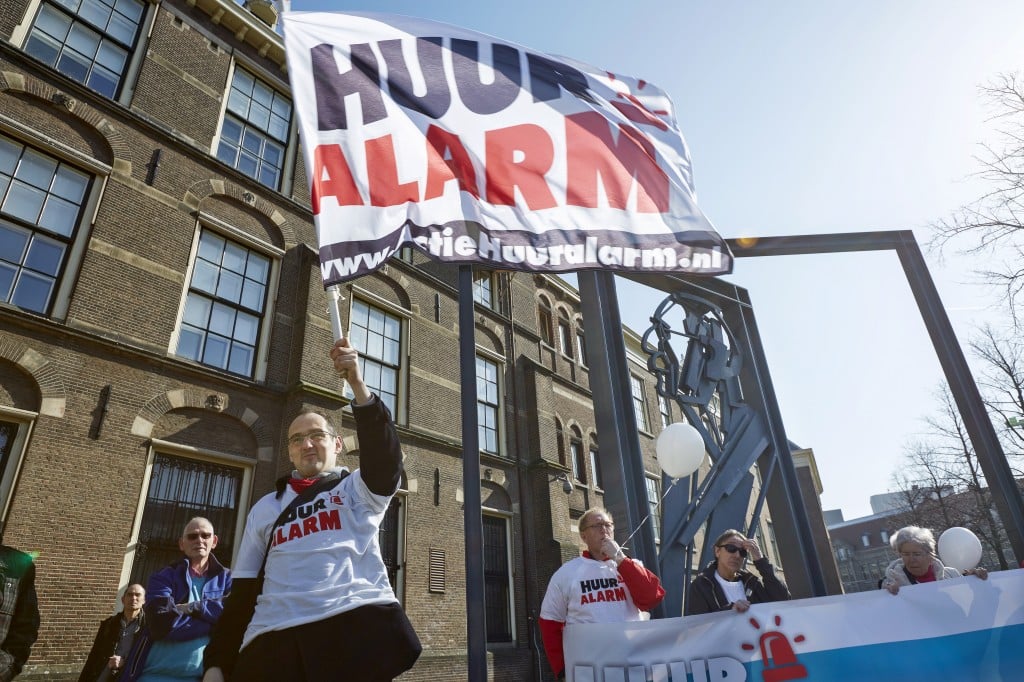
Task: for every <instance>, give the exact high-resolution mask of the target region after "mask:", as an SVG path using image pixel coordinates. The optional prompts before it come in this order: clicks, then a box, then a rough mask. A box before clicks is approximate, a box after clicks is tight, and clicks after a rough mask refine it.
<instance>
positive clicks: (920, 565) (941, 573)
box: [881, 526, 988, 594]
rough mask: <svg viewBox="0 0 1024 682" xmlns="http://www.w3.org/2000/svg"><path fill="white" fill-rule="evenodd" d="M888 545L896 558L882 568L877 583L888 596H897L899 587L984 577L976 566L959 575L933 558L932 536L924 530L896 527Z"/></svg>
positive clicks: (933, 543)
mask: <svg viewBox="0 0 1024 682" xmlns="http://www.w3.org/2000/svg"><path fill="white" fill-rule="evenodd" d="M889 544H891V545H892V548H893V549H894V550H896V553H897V554H899V555H900V557H899V558H898V559H894V560H893V562H892V563H890V564H889V566H888V567H887V568H886V569H885V577H884V578H882V581H881V588H882V589H883V590H888V591H889V592H890V594H897V593H898V592H899V591H900V587H901V586H903V585H916V584H918V583H930V582H935V581H936V580H948V579H950V578H959V577H960V576H961V575H976V576H978V577H979V578H981V579H982V580H986V579H987V578H988V571H987V570H985V569H984V568H982V567H980V566H979V567H978V568H972V569H970V570H968V571H964V572H963V573H961V572H960V571H958V570H957V569H955V568H953V567H951V566H945V565H943V563H942V562H941V561H939V559H938V557H936V556H935V536H934V535H932V532H931V531H930V530H928V529H927V528H919V527H917V526H907V527H906V528H900V529H899V530H898V531H896V534H895V535H893V536H892V537H891V538H889Z"/></svg>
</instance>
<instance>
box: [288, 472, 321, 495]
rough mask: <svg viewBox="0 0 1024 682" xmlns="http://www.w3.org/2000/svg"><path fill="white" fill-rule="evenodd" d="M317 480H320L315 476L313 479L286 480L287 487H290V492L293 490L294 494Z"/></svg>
mask: <svg viewBox="0 0 1024 682" xmlns="http://www.w3.org/2000/svg"><path fill="white" fill-rule="evenodd" d="M319 480H320V478H319V477H316V476H314V477H313V478H290V479H288V485H290V486H291V488H292V490H294V491H295V493H296V494H299V493H301V492H302V491H303V490H305V489H306V488H308V487H309V486H311V485H313V484H314V483H316V482H317V481H319Z"/></svg>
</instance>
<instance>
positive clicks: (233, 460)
mask: <svg viewBox="0 0 1024 682" xmlns="http://www.w3.org/2000/svg"><path fill="white" fill-rule="evenodd" d="M158 453H162V454H166V455H170V456H172V457H180V458H184V459H194V460H200V461H204V462H211V463H213V464H220V465H223V466H231V467H236V468H239V469H241V470H242V483H241V485H240V486H239V495H238V517H237V518H236V519H235V533H234V537H235V544H234V547H233V548H232V553H231V554H232V556H238V549H239V547H240V546H241V544H242V535H243V534H244V532H245V520H246V517H247V516H248V514H247V513H246V510H248V509H249V507H250V506H251V504H252V482H253V475H254V472H255V469H256V461H255V460H253V459H250V458H248V457H240V456H238V455H233V454H231V453H226V452H218V451H216V450H207V449H205V448H196V447H192V446H188V445H181V444H180V443H172V442H170V441H165V440H160V439H158V438H153V439H151V440H150V441H149V447H148V448H147V453H146V470H145V472H144V473H143V475H142V489H141V490H140V491H139V499H138V503H137V504H136V507H135V521H134V522H133V523H132V533H131V537H130V538H129V539H128V546H127V547H125V552H124V563H123V564H122V565H121V579H120V582H119V583H118V584H119V585H126V584H127V583H128V580H129V579H130V578H131V573H132V564H133V563H134V562H135V552H136V549H137V548H138V545H139V531H140V529H141V528H142V513H143V511H144V510H145V508H146V499H147V498H148V495H149V483H150V480H151V479H152V477H153V465H154V463H155V462H156V456H157V454H158ZM214 530H216V529H214Z"/></svg>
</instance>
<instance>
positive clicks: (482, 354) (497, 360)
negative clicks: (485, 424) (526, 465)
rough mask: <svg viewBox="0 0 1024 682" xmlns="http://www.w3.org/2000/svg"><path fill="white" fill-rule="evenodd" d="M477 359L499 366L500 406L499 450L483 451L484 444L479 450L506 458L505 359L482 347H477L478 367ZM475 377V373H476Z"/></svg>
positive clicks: (478, 400)
mask: <svg viewBox="0 0 1024 682" xmlns="http://www.w3.org/2000/svg"><path fill="white" fill-rule="evenodd" d="M476 357H479V358H482V359H484V360H486V361H487V362H491V363H494V364H495V365H496V366H497V370H498V371H497V375H498V405H497V411H498V419H497V428H498V438H497V439H498V450H497V452H490V451H488V450H484V449H483V443H479V444H478V449H479V450H480V452H486V453H488V454H492V455H499V456H502V457H504V456H506V454H505V358H504V357H502V356H500V355H498V354H497V353H495V352H493V351H490V350H488V349H486V348H481V347H480V346H477V347H476V356H475V357H474V362H473V364H474V366H475V365H476ZM474 376H475V372H474ZM476 402H477V403H479V402H480V396H479V395H477V396H476ZM479 428H480V426H479V425H477V429H479Z"/></svg>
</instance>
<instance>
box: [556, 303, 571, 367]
mask: <svg viewBox="0 0 1024 682" xmlns="http://www.w3.org/2000/svg"><path fill="white" fill-rule="evenodd" d="M558 350H559V351H561V352H562V355H564V356H565V357H567V358H571V357H572V325H570V324H569V318H568V316H566V314H565V312H563V311H559V313H558Z"/></svg>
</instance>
